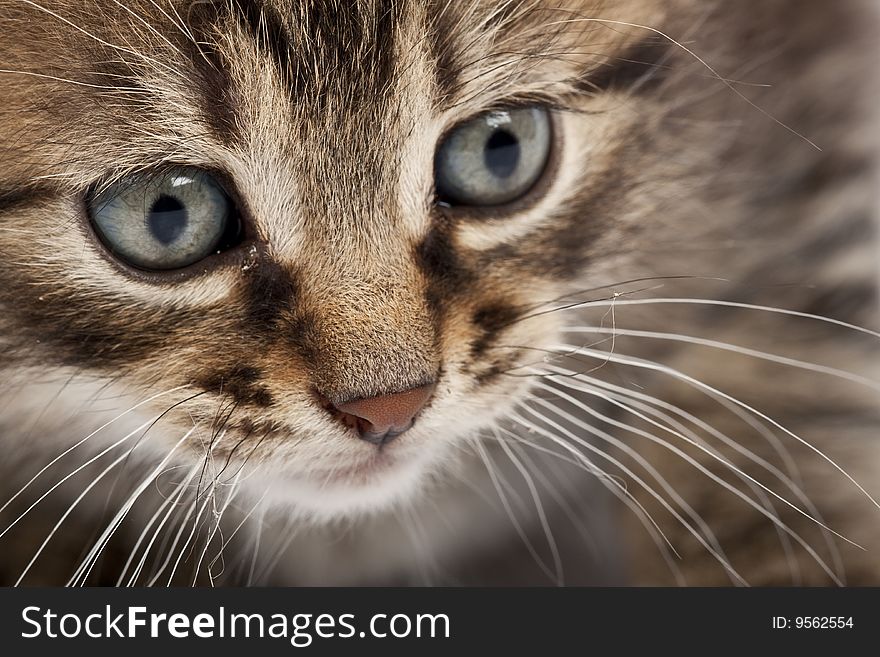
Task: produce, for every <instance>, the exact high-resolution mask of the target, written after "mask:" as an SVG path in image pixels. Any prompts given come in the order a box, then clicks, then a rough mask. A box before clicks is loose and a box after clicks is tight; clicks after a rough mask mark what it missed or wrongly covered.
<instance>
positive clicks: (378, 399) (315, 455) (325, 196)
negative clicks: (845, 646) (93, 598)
mask: <svg viewBox="0 0 880 657" xmlns="http://www.w3.org/2000/svg"><path fill="white" fill-rule="evenodd" d="M876 18H877V17H876V11H875V9H874V7H873V3H871V2H867V1H866V2H859V1H858V0H841V1H839V2H833V3H832V2H825V3H809V4H805V3H800V2H798V3H796V2H794V1H793V0H772V1H770V2H748V3H732V2H721V1H720V0H718V1H710V2H707V1H705V0H702V1H697V0H675V1H673V2H659V1H656V0H604V1H603V0H592V1H587V0H523V1H522V2H511V1H497V2H482V1H481V2H469V3H451V2H413V1H408V0H396V1H389V0H359V1H358V2H351V3H337V2H325V1H324V0H308V1H306V0H302V1H297V0H216V1H213V0H135V1H131V2H128V1H122V0H120V1H116V0H85V1H83V2H72V1H68V0H33V1H31V0H0V28H2V30H3V32H4V34H5V36H4V38H3V39H2V41H0V97H2V98H3V107H2V110H0V152H2V157H3V166H2V168H0V336H2V337H0V341H2V348H3V351H2V361H0V363H2V365H0V370H2V374H3V397H4V403H3V407H2V410H0V444H2V447H3V455H4V458H3V459H2V465H0V471H2V475H3V476H2V482H3V484H2V489H0V491H2V494H0V503H2V511H0V541H2V545H3V548H2V549H3V552H4V559H3V562H2V564H0V579H2V582H3V583H4V584H49V585H63V584H72V585H79V584H86V583H88V584H110V585H115V584H119V585H129V584H140V585H145V584H149V585H165V584H171V583H177V584H209V583H210V584H265V583H270V584H466V585H471V584H627V583H629V584H658V583H659V584H670V583H671V584H689V585H706V584H734V585H743V584H758V585H761V584H823V585H824V584H867V583H873V584H877V583H878V582H880V557H878V554H880V552H878V551H880V507H878V504H877V502H876V501H875V500H876V499H878V497H880V443H878V428H880V418H878V403H877V402H878V391H880V368H878V365H880V335H878V334H877V333H872V332H871V329H875V330H876V329H877V327H878V322H877V281H878V276H877V273H878V272H877V262H878V257H877V256H878V251H877V229H876V221H875V219H876V215H875V206H876V200H877V199H876V177H875V176H876V169H875V167H874V160H875V156H876V154H877V153H878V148H877V146H878V144H877V134H876V133H877V126H878V123H877V117H876V111H875V110H876V107H877V94H876V91H877V89H876V84H875V82H876V77H877V76H876V61H877V58H876V56H877V52H876V43H875V42H876V39H875V35H876V22H875V21H876ZM860 327H865V328H860Z"/></svg>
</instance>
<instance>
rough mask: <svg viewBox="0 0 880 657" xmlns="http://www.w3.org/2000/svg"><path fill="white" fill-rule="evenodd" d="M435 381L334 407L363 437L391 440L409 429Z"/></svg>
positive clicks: (370, 440) (371, 439)
mask: <svg viewBox="0 0 880 657" xmlns="http://www.w3.org/2000/svg"><path fill="white" fill-rule="evenodd" d="M434 387H435V386H434V384H433V383H430V384H428V385H425V386H421V387H419V388H412V389H411V390H406V391H404V392H398V393H395V394H393V395H382V396H381V397H370V398H369V399H355V400H354V401H350V402H346V403H345V404H339V405H338V406H336V407H335V409H336V410H337V411H339V412H340V413H341V414H342V418H341V419H342V421H343V422H345V423H346V424H347V425H349V426H350V427H352V428H354V429H355V430H356V431H357V432H358V434H359V435H360V437H361V438H363V439H364V440H366V441H367V442H370V443H373V444H375V445H382V444H385V443H389V442H391V441H392V440H394V439H395V438H397V437H398V436H399V435H400V434H402V433H403V432H405V431H406V430H407V429H409V428H410V427H411V426H412V425H413V423H414V422H415V417H416V415H418V413H419V411H420V410H422V408H424V406H425V404H426V403H427V401H428V399H430V398H431V394H432V393H433V392H434Z"/></svg>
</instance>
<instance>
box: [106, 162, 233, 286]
mask: <svg viewBox="0 0 880 657" xmlns="http://www.w3.org/2000/svg"><path fill="white" fill-rule="evenodd" d="M89 213H90V215H91V219H92V223H93V225H94V227H95V230H96V232H97V233H98V235H99V237H100V238H101V239H102V241H103V242H104V244H106V246H107V247H108V248H109V249H110V251H111V252H113V254H114V255H115V256H116V257H118V258H119V259H121V260H123V261H125V262H127V263H128V264H130V265H133V266H135V267H139V268H141V269H151V270H169V269H180V268H183V267H187V266H188V265H192V264H194V263H196V262H198V261H199V260H202V259H203V258H206V257H207V256H209V255H211V254H212V253H215V252H218V251H221V250H223V249H224V248H228V247H229V246H231V244H232V242H233V241H234V239H235V237H236V236H237V235H238V231H239V226H238V219H237V217H236V216H235V208H234V206H233V204H232V202H231V201H230V200H229V197H228V196H227V195H226V193H225V192H224V191H223V189H222V187H220V185H219V183H217V181H216V180H214V178H213V177H212V176H211V175H210V174H208V173H207V172H205V171H202V170H200V169H195V168H191V167H177V168H175V169H172V170H170V171H166V172H163V173H162V174H161V175H142V176H135V177H133V178H129V179H126V180H124V181H123V182H119V183H116V184H114V185H112V186H110V187H109V188H107V189H105V190H102V191H101V192H100V193H99V194H97V195H95V196H94V197H93V198H91V199H90V200H89Z"/></svg>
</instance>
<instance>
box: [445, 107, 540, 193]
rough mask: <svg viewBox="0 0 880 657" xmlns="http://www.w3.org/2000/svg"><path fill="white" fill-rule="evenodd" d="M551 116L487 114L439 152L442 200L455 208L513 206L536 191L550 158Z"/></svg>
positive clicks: (536, 110) (531, 110)
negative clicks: (533, 190)
mask: <svg viewBox="0 0 880 657" xmlns="http://www.w3.org/2000/svg"><path fill="white" fill-rule="evenodd" d="M551 141H552V137H551V127H550V115H549V113H548V112H547V110H545V109H543V108H540V107H529V108H525V109H514V110H507V111H501V112H492V113H489V114H485V115H483V116H481V117H479V118H476V119H474V120H472V121H469V122H467V123H464V124H463V125H461V126H459V127H458V128H456V129H455V130H453V131H452V133H451V134H450V135H449V136H448V137H447V138H446V140H445V141H444V142H443V143H442V144H441V145H440V147H439V148H438V149H437V155H436V157H435V162H434V169H435V171H434V177H435V186H436V188H437V195H438V196H439V198H440V200H441V201H444V202H446V203H449V204H451V205H472V206H491V205H503V204H505V203H510V202H511V201H515V200H516V199H518V198H520V197H522V196H524V195H525V194H527V193H528V192H529V190H531V188H532V187H533V186H534V185H535V183H536V182H537V181H538V179H539V178H540V177H541V174H542V173H543V172H544V169H545V168H546V166H547V161H548V159H549V155H550V144H551Z"/></svg>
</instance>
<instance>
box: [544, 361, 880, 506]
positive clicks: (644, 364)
mask: <svg viewBox="0 0 880 657" xmlns="http://www.w3.org/2000/svg"><path fill="white" fill-rule="evenodd" d="M559 348H560V349H563V350H566V349H577V350H578V353H580V354H584V355H590V356H593V357H595V358H608V359H609V360H611V361H612V362H615V363H618V364H621V365H631V366H633V367H637V368H641V369H647V370H653V371H656V372H662V373H664V374H668V375H669V376H672V377H673V378H675V379H678V380H680V381H684V382H685V383H688V384H690V385H692V386H694V387H697V388H699V389H701V390H706V391H708V392H711V393H713V394H715V395H718V396H720V397H722V398H724V399H726V400H727V401H729V402H731V403H733V404H735V405H737V406H739V407H741V408H743V409H745V410H746V411H748V412H750V413H753V414H754V415H755V416H756V417H759V418H761V419H762V420H764V421H765V422H767V423H769V424H771V425H772V426H774V427H776V428H777V429H779V430H780V431H782V432H783V433H785V434H786V435H787V436H790V437H791V438H793V439H794V440H796V441H797V442H798V443H800V444H801V445H803V446H804V447H806V448H807V449H809V450H810V451H812V452H813V453H815V454H816V455H817V456H819V457H820V458H821V459H822V460H824V461H825V462H826V463H828V464H829V465H831V466H832V467H833V468H834V469H835V470H837V471H838V472H839V473H840V474H841V475H843V476H844V477H845V478H846V479H847V481H849V482H850V483H851V484H853V485H854V486H855V487H856V488H857V489H858V490H859V491H860V492H861V493H862V494H863V495H864V496H865V497H866V498H867V499H868V500H869V501H870V502H871V504H873V505H874V506H875V507H877V508H878V509H880V504H878V502H877V500H875V499H874V497H873V496H871V494H870V493H868V491H867V490H865V488H864V487H863V486H862V485H861V484H860V483H859V482H857V481H856V480H855V479H854V478H853V477H852V475H850V474H849V473H848V472H846V470H844V469H843V468H842V467H841V466H840V465H839V464H838V463H837V462H836V461H834V459H832V458H831V457H830V456H828V455H827V454H825V453H824V452H823V451H822V450H820V449H819V448H818V447H816V446H814V445H812V444H811V443H810V442H808V441H806V440H804V439H803V438H801V437H800V436H798V435H797V434H796V433H794V432H793V431H791V430H790V429H787V428H786V427H784V426H783V425H782V424H780V423H779V422H777V421H776V420H774V419H773V418H771V417H769V416H768V415H766V414H765V413H762V412H761V411H759V410H757V409H756V408H754V407H752V406H749V405H748V404H746V403H745V402H743V401H740V400H739V399H736V398H735V397H732V396H731V395H729V394H727V393H725V392H723V391H721V390H719V389H717V388H714V387H712V386H710V385H709V384H707V383H704V382H702V381H700V380H698V379H695V378H694V377H692V376H689V375H687V374H685V373H684V372H681V371H679V370H677V369H675V368H673V367H669V366H667V365H662V364H660V363H655V362H653V361H649V360H645V359H642V358H637V357H635V356H621V355H619V354H612V355H609V354H608V353H607V352H604V351H595V350H591V349H586V350H585V349H578V348H577V347H575V346H573V345H561V346H560V347H559Z"/></svg>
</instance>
